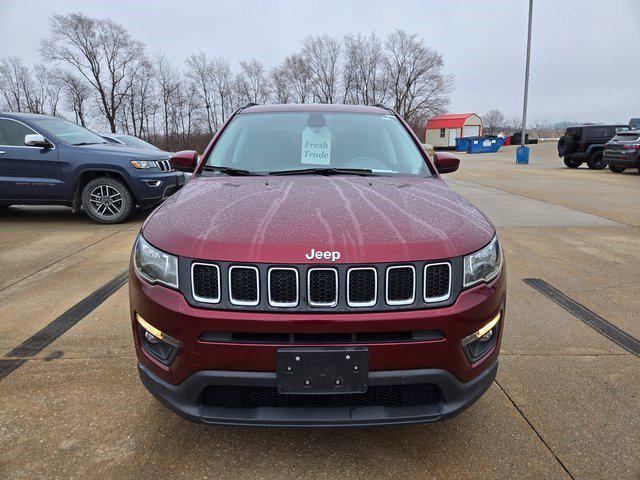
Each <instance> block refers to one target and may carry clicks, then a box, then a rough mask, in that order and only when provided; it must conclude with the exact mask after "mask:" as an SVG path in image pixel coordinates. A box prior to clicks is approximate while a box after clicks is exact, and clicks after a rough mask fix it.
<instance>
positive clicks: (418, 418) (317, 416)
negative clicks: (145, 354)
mask: <svg viewBox="0 0 640 480" xmlns="http://www.w3.org/2000/svg"><path fill="white" fill-rule="evenodd" d="M497 370H498V361H497V360H496V361H495V362H494V363H493V364H492V365H491V366H489V367H488V368H487V369H485V370H484V371H483V372H482V373H480V374H479V375H478V376H477V377H476V378H474V379H473V380H471V381H469V382H466V383H463V382H460V381H459V380H458V379H457V378H455V376H453V375H452V374H451V373H449V372H447V371H445V370H439V369H424V370H396V371H384V372H369V378H368V385H369V386H382V385H410V384H434V385H436V386H437V387H438V388H439V390H440V401H439V402H437V403H430V404H426V405H417V406H416V405H412V406H402V407H381V406H361V407H353V406H351V407H336V408H315V407H309V408H289V407H288V408H278V407H260V408H228V407H225V408H220V407H213V406H207V405H205V404H204V403H203V401H202V392H203V391H204V389H205V388H207V387H211V386H214V385H235V386H253V387H274V386H275V385H276V375H275V373H272V372H236V371H201V372H197V373H194V374H193V375H191V376H190V377H189V378H187V379H186V380H185V381H184V382H182V383H181V384H180V385H171V384H170V383H168V382H165V381H164V380H162V379H161V378H160V377H158V376H157V375H155V374H154V373H152V372H151V371H150V370H149V369H148V368H147V367H146V366H145V365H143V364H141V363H138V372H139V374H140V378H141V380H142V383H143V384H144V385H145V387H146V388H147V389H148V390H149V391H150V392H151V393H152V394H153V395H154V396H155V397H156V398H157V399H158V400H160V401H161V402H162V403H163V404H164V405H166V406H167V407H169V408H170V409H171V410H173V411H174V412H176V413H177V414H178V415H180V416H182V417H184V418H187V419H188V420H192V421H195V422H200V423H208V424H215V425H247V426H271V427H339V426H374V425H391V424H412V423H429V422H435V421H439V420H445V419H447V418H450V417H453V416H455V415H457V414H459V413H460V412H462V411H463V410H465V409H466V408H467V407H469V406H470V405H471V404H473V403H474V402H475V401H476V400H477V399H478V398H479V397H480V396H482V394H483V393H484V392H485V391H486V390H487V389H488V388H489V387H490V386H491V383H492V382H493V380H494V379H495V376H496V372H497Z"/></svg>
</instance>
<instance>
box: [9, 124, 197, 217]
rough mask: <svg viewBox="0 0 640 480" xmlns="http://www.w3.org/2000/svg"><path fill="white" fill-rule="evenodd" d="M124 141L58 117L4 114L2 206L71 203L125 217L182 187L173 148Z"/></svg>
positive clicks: (88, 210)
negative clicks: (171, 154) (175, 169)
mask: <svg viewBox="0 0 640 480" xmlns="http://www.w3.org/2000/svg"><path fill="white" fill-rule="evenodd" d="M134 138H135V137H134ZM140 141H141V140H140ZM126 142H127V140H120V139H118V144H117V145H116V144H115V143H112V142H109V141H108V140H105V138H103V137H102V136H100V135H98V134H97V133H94V132H92V131H90V130H87V129H86V128H84V127H81V126H80V125H77V124H75V123H73V122H69V121H67V120H63V119H61V118H57V117H50V116H46V115H36V114H25V113H0V166H1V168H2V172H1V175H0V208H6V207H8V206H11V205H66V206H69V207H71V208H72V209H73V210H74V211H78V210H80V208H82V210H84V211H85V212H86V214H87V215H88V216H89V217H90V218H92V219H93V220H95V221H96V222H99V223H119V222H122V221H124V220H126V219H127V218H128V217H129V216H130V215H131V214H132V213H133V212H134V210H135V207H136V205H137V206H139V207H141V208H150V207H153V206H155V205H157V204H158V203H160V202H162V201H163V200H164V199H166V198H167V197H169V196H170V195H171V194H173V193H175V192H176V191H177V190H178V189H179V188H180V187H181V186H182V184H183V183H184V180H185V176H184V174H183V173H181V172H176V171H174V169H173V167H172V166H171V162H170V159H169V157H170V154H169V153H168V152H163V151H162V150H159V149H157V148H155V147H153V146H151V147H153V148H151V149H149V148H138V147H132V146H130V145H131V144H129V143H126ZM145 143H146V142H145Z"/></svg>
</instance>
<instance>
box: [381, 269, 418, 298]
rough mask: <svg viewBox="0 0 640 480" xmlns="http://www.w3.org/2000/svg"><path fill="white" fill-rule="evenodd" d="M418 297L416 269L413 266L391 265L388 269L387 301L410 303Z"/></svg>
mask: <svg viewBox="0 0 640 480" xmlns="http://www.w3.org/2000/svg"><path fill="white" fill-rule="evenodd" d="M415 297H416V269H415V268H414V267H413V266H411V265H408V266H400V267H389V268H388V269H387V303H388V304H389V305H408V304H411V303H413V301H414V300H415Z"/></svg>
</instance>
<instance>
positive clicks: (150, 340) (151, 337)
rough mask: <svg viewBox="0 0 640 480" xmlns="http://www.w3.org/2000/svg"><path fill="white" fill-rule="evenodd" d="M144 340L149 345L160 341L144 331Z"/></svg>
mask: <svg viewBox="0 0 640 480" xmlns="http://www.w3.org/2000/svg"><path fill="white" fill-rule="evenodd" d="M144 338H145V340H146V341H147V342H149V343H158V342H159V341H160V340H159V339H158V338H156V337H154V336H153V335H151V334H150V333H149V332H148V331H146V330H145V331H144Z"/></svg>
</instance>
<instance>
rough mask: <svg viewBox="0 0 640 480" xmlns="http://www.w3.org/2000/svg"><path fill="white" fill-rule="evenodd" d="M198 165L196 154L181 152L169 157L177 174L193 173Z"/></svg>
mask: <svg viewBox="0 0 640 480" xmlns="http://www.w3.org/2000/svg"><path fill="white" fill-rule="evenodd" d="M197 164H198V152H196V151H195V150H182V151H180V152H176V153H174V154H173V155H172V156H171V165H172V166H173V168H174V169H176V170H178V171H179V172H193V171H194V170H195V169H196V165H197Z"/></svg>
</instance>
